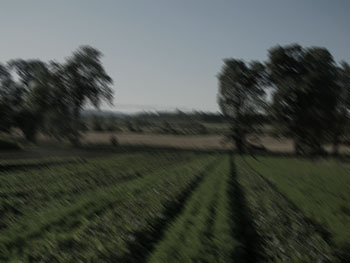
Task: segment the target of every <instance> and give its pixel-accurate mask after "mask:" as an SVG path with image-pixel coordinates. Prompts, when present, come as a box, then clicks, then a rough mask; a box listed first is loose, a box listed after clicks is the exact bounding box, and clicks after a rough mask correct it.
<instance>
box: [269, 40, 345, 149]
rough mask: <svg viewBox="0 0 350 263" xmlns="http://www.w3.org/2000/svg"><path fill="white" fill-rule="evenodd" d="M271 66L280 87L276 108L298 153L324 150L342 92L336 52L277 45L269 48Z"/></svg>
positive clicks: (271, 74)
mask: <svg viewBox="0 0 350 263" xmlns="http://www.w3.org/2000/svg"><path fill="white" fill-rule="evenodd" d="M268 68H269V71H270V72H269V73H270V79H271V83H272V84H273V85H274V86H275V88H276V91H275V93H274V97H273V105H272V106H273V110H274V111H273V112H274V115H275V117H276V118H277V119H278V121H279V122H280V123H281V124H282V125H284V126H285V127H287V129H288V130H289V131H290V133H291V134H292V137H293V139H294V143H295V151H296V153H298V154H319V153H322V152H323V149H322V145H323V144H324V143H325V141H326V140H327V137H329V134H330V133H331V131H332V129H333V126H334V125H335V123H336V118H335V111H336V105H337V98H338V94H339V89H338V85H336V79H337V75H336V65H335V63H334V60H333V57H332V55H331V54H330V53H329V51H328V50H327V49H325V48H320V47H311V48H306V49H305V48H302V47H301V46H299V45H296V44H295V45H289V46H285V47H281V46H277V47H274V48H272V49H270V50H269V60H268Z"/></svg>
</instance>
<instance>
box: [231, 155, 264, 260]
mask: <svg viewBox="0 0 350 263" xmlns="http://www.w3.org/2000/svg"><path fill="white" fill-rule="evenodd" d="M230 173H231V177H230V181H229V184H230V186H229V196H230V206H231V213H232V215H231V218H232V235H233V237H234V238H235V239H237V241H239V242H240V245H239V246H238V247H237V248H235V250H234V251H233V253H232V257H231V258H232V262H247V263H250V262H251V263H257V262H263V261H264V259H265V256H264V253H263V249H262V241H261V238H260V237H259V235H258V233H257V231H256V229H255V226H254V223H253V221H252V220H251V219H252V218H253V216H252V213H251V211H250V209H249V207H248V204H247V200H246V197H245V193H244V191H243V189H242V187H241V185H240V184H239V182H238V179H237V171H236V165H235V162H234V158H233V156H232V158H230Z"/></svg>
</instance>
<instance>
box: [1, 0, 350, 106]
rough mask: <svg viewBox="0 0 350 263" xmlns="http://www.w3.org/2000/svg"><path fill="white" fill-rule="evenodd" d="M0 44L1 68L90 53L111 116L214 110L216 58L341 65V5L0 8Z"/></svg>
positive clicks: (131, 0) (279, 0) (40, 1)
mask: <svg viewBox="0 0 350 263" xmlns="http://www.w3.org/2000/svg"><path fill="white" fill-rule="evenodd" d="M0 36H1V39H0V62H3V63H4V62H6V61H8V60H9V59H12V58H25V59H26V58H39V59H42V60H52V59H56V60H58V61H63V59H64V58H65V57H67V56H69V55H70V54H71V52H72V51H73V50H75V49H76V48H77V47H78V46H80V45H83V44H88V45H91V46H93V47H96V48H98V49H99V50H101V51H102V52H103V53H104V55H105V56H104V58H103V62H104V66H105V68H106V70H107V72H108V73H109V75H110V76H111V77H112V78H113V80H114V86H113V89H114V90H115V99H114V105H115V106H114V107H113V110H117V111H120V110H123V111H132V110H135V109H136V110H151V109H158V110H171V109H174V108H179V109H182V110H192V109H195V110H203V111H218V106H217V102H216V96H217V91H218V83H217V79H216V75H217V73H218V72H219V71H220V68H221V66H222V59H223V58H228V57H233V58H241V59H244V60H247V61H249V60H252V59H257V60H265V59H266V54H267V49H269V48H270V47H271V46H274V45H276V44H280V45H285V44H290V43H294V42H297V43H299V44H301V45H303V46H315V45H316V46H323V47H326V48H328V49H329V51H330V52H331V53H332V54H333V56H334V58H335V60H336V61H337V62H339V61H340V60H346V61H348V62H350V1H347V0H343V1H342V0H314V1H311V0H294V1H284V0H264V1H262V0H256V1H250V0H241V1H236V0H172V1H170V0H139V1H136V0H124V1H117V0H95V1H90V0H81V1H78V0H59V1H49V0H35V1H34V0H32V1H31V0H23V1H17V0H2V1H1V3H0ZM103 108H107V107H106V106H104V107H103Z"/></svg>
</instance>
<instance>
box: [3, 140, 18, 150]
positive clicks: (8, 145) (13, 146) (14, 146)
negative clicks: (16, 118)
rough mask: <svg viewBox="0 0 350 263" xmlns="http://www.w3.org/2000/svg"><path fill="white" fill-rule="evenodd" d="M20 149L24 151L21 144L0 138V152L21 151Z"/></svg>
mask: <svg viewBox="0 0 350 263" xmlns="http://www.w3.org/2000/svg"><path fill="white" fill-rule="evenodd" d="M19 149H22V147H21V145H20V144H19V143H17V142H14V141H11V140H8V139H1V138H0V150H19Z"/></svg>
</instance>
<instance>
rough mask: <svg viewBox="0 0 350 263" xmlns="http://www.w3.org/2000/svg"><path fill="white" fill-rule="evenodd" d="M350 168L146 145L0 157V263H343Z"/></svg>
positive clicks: (326, 162) (349, 224)
mask: <svg viewBox="0 0 350 263" xmlns="http://www.w3.org/2000/svg"><path fill="white" fill-rule="evenodd" d="M349 168H350V166H349V165H348V164H346V163H344V162H339V161H331V160H305V159H296V158H292V157H271V156H270V157H267V156H255V157H252V156H248V155H247V156H244V155H243V156H232V155H231V154H229V153H225V152H211V153H208V152H199V151H196V152H194V151H175V150H169V149H168V150H164V149H158V150H157V149H149V150H148V151H146V150H143V151H135V152H133V153H128V152H120V153H114V154H111V155H108V156H105V157H99V158H90V159H84V158H72V157H69V158H55V159H41V160H35V159H34V160H22V161H19V160H18V161H16V160H12V161H2V162H1V163H0V179H1V181H0V197H1V203H0V262H18V261H22V262H231V261H234V262H317V261H320V262H337V261H339V262H346V261H345V259H347V254H346V253H347V248H348V246H349V242H350V235H349V229H350V218H349V210H350V207H349V203H350V202H349V201H350V200H349V199H350V196H349V192H350V189H349V187H350V181H349V180H350V178H349Z"/></svg>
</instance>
